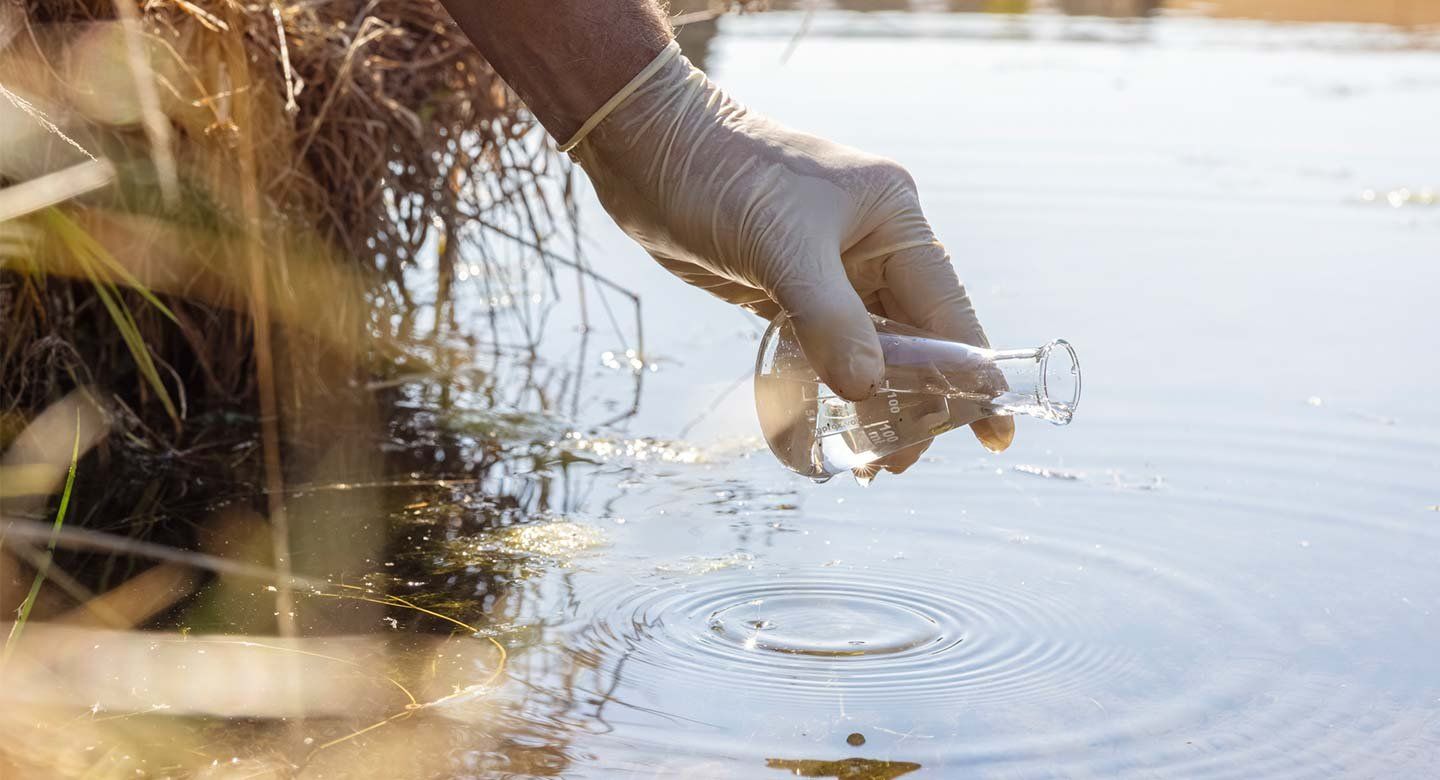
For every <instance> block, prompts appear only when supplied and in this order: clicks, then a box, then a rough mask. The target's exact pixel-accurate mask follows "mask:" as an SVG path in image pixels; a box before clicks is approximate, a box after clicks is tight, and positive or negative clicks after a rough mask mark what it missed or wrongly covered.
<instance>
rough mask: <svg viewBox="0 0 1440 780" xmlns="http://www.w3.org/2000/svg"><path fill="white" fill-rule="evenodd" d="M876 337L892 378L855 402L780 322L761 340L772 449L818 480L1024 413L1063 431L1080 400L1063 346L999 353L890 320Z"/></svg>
mask: <svg viewBox="0 0 1440 780" xmlns="http://www.w3.org/2000/svg"><path fill="white" fill-rule="evenodd" d="M872 319H874V321H875V331H876V333H877V334H878V335H879V337H880V347H881V349H882V350H883V351H884V354H885V378H884V379H883V380H882V381H881V383H880V387H879V389H878V391H877V392H876V393H875V395H873V396H871V397H870V398H868V399H866V400H864V401H861V402H859V403H851V402H849V401H846V400H845V399H843V398H840V397H839V396H837V395H835V393H833V392H831V390H830V388H828V387H826V386H825V385H824V384H823V383H822V382H821V381H820V378H819V376H818V375H817V374H816V373H815V370H814V369H812V368H811V367H810V363H809V362H808V361H806V360H805V355H804V353H803V352H801V351H800V342H799V341H797V340H796V338H795V329H794V327H793V326H792V325H791V324H790V319H789V318H788V317H786V316H785V315H783V314H782V315H780V316H779V317H776V318H775V321H774V322H773V323H771V325H770V328H769V330H767V331H765V337H764V338H763V339H761V341H760V354H759V356H758V357H757V358H756V361H755V408H756V411H758V412H759V415H760V427H761V429H762V430H763V431H764V433H765V440H766V441H767V442H768V443H769V444H770V450H771V451H772V452H774V453H775V457H777V458H779V459H780V462H781V463H784V464H785V465H786V466H787V467H789V468H790V469H791V470H793V471H795V472H796V473H799V474H803V475H805V476H807V477H811V478H813V479H817V480H821V481H823V480H826V479H829V478H830V477H832V476H834V475H836V474H840V473H842V472H845V471H849V470H851V469H859V468H862V467H864V466H866V465H868V464H870V463H873V462H875V461H877V460H879V459H881V458H883V457H885V456H886V455H889V454H891V453H892V452H895V451H897V450H901V449H904V448H906V447H909V446H910V445H912V444H918V443H920V442H923V441H928V440H929V439H932V438H934V437H936V436H939V435H940V434H942V433H944V432H946V431H948V430H951V429H953V428H958V427H960V426H962V425H968V424H970V423H972V422H974V421H976V420H979V419H981V418H982V417H990V416H992V415H1015V414H1023V415H1028V416H1031V417H1039V418H1040V419H1042V420H1048V421H1050V422H1052V423H1055V424H1057V425H1065V424H1066V423H1068V422H1070V418H1071V416H1072V415H1074V413H1075V407H1076V406H1077V405H1078V404H1079V402H1080V364H1079V362H1078V361H1077V360H1076V357H1075V350H1074V349H1073V348H1071V346H1070V345H1069V344H1068V343H1066V342H1064V341H1052V342H1050V343H1049V344H1046V345H1045V346H1043V347H1039V348H1036V349H1010V350H995V349H982V348H980V347H972V346H969V345H968V344H961V343H959V342H955V341H949V340H947V339H943V338H940V337H939V336H935V335H933V334H930V333H926V332H925V331H922V330H920V329H918V328H913V327H910V326H908V325H903V324H901V323H898V322H894V321H892V320H887V319H885V318H884V317H875V316H873V315H872Z"/></svg>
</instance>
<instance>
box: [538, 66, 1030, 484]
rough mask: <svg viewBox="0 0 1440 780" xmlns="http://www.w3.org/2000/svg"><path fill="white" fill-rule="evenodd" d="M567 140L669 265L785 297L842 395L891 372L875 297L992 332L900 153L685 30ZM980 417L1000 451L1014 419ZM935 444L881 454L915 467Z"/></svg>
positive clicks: (916, 313) (707, 279)
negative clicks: (816, 113)
mask: <svg viewBox="0 0 1440 780" xmlns="http://www.w3.org/2000/svg"><path fill="white" fill-rule="evenodd" d="M561 148H562V149H566V150H570V151H571V155H572V157H573V158H574V159H575V161H576V162H578V163H579V164H580V166H581V167H582V168H584V169H585V172H586V173H587V174H589V176H590V179H591V181H593V182H594V185H595V189H596V192H597V193H598V194H599V197H600V202H601V204H603V205H604V207H605V210H606V211H607V212H609V214H610V216H611V217H613V218H614V220H615V222H616V223H617V224H619V225H620V227H621V228H622V229H623V230H624V231H625V232H626V233H627V234H629V235H630V237H631V238H633V239H635V240H636V241H637V242H639V243H640V245H641V246H643V247H645V249H646V250H647V251H648V252H649V253H650V254H651V256H653V257H654V258H655V259H656V260H657V261H659V263H660V264H661V265H662V266H664V267H665V268H666V269H668V270H669V271H670V272H672V273H674V274H675V275H676V276H678V277H680V278H681V279H683V280H685V281H686V282H689V283H690V284H692V285H695V286H697V287H700V288H702V289H704V290H707V291H709V292H711V293H713V294H714V295H717V296H719V297H720V298H723V299H725V300H727V301H729V302H731V303H735V304H739V305H740V306H744V307H745V308H747V309H750V310H751V311H754V312H756V313H758V314H760V315H761V316H763V317H766V318H771V317H773V316H775V314H777V313H778V312H779V311H780V310H782V309H783V310H784V311H785V312H786V313H788V314H789V315H790V316H791V318H792V319H793V320H794V323H795V332H796V336H797V337H798V339H799V341H800V346H801V349H803V350H804V352H805V357H806V359H807V360H809V361H810V363H811V365H812V366H813V367H814V368H815V370H816V372H817V373H818V374H819V375H820V378H821V379H823V380H824V382H825V384H827V385H829V386H830V388H831V389H832V390H834V391H835V392H836V393H838V394H839V395H841V396H843V397H844V398H847V399H849V400H861V399H864V398H866V397H868V396H870V395H871V394H872V393H873V392H874V391H875V388H876V386H877V384H878V383H879V381H880V379H881V377H882V376H883V373H884V361H883V358H882V355H881V351H880V343H879V340H878V339H877V338H876V336H875V329H874V327H873V326H872V325H871V322H870V318H869V317H868V316H867V315H866V310H867V308H868V309H869V310H870V311H874V312H875V313H877V314H882V315H884V316H886V317H889V318H891V319H895V320H898V321H901V322H906V323H909V324H911V325H915V326H917V327H920V328H923V329H925V330H929V331H932V332H934V333H936V334H939V335H941V336H945V337H947V338H952V339H955V340H958V341H962V342H965V343H968V344H974V345H978V346H989V343H988V341H987V340H986V338H985V332H984V331H983V330H982V329H981V327H980V323H979V321H978V320H977V319H976V317H975V310H974V309H973V308H972V307H971V305H970V299H969V297H968V296H967V295H966V293H965V288H964V287H963V286H962V285H961V283H960V281H959V279H958V278H957V277H956V275H955V269H954V267H953V266H952V264H951V262H950V256H949V254H948V253H946V251H945V248H944V247H943V246H941V244H940V243H939V242H938V241H937V240H936V238H935V235H934V233H933V232H932V231H931V229H930V225H929V223H928V222H926V220H925V216H924V214H922V213H921V210H920V201H919V196H918V194H917V192H916V189H915V183H914V180H913V179H912V178H911V177H910V174H909V173H908V172H907V171H906V170H905V169H904V168H903V167H901V166H900V165H899V164H898V163H896V162H893V161H891V160H888V159H885V158H882V157H877V156H874V155H870V154H866V153H864V152H861V151H858V150H855V149H851V148H849V147H845V146H841V145H839V144H835V143H832V142H830V141H827V140H825V139H823V138H817V137H815V136H812V135H807V134H805V133H799V132H796V131H794V130H790V129H789V128H786V127H783V126H781V125H779V124H777V123H775V122H773V121H771V120H769V119H767V118H765V117H764V116H761V115H759V114H757V113H755V112H753V111H750V110H748V109H746V108H745V107H744V106H742V105H740V104H739V103H737V102H735V101H734V100H732V99H730V97H729V96H727V95H726V94H725V93H724V92H722V91H721V90H720V89H719V88H718V87H717V86H715V85H714V84H713V83H711V82H710V80H709V79H707V78H706V77H705V74H704V73H702V72H701V71H700V70H698V69H697V68H695V67H694V66H692V65H691V64H690V62H689V61H688V60H687V59H685V57H684V56H682V55H680V54H679V49H678V47H677V45H676V44H675V43H673V42H672V43H671V44H670V46H669V47H668V48H667V49H666V50H665V51H664V52H663V53H662V54H660V56H659V57H657V58H656V60H655V61H654V62H652V63H651V64H650V65H649V66H648V67H647V68H645V69H644V70H642V71H641V72H640V73H639V74H638V75H637V76H636V77H635V78H634V79H633V80H632V81H631V82H630V83H629V84H628V85H627V86H626V87H625V88H624V89H622V90H621V91H620V92H619V93H617V94H616V95H615V96H614V97H613V98H612V99H611V100H610V101H609V102H608V103H606V104H605V105H604V106H603V107H601V108H600V110H599V111H597V112H596V113H595V115H594V116H592V117H591V118H590V119H589V120H588V121H587V122H586V123H585V124H584V125H583V126H582V127H581V129H580V131H579V132H577V133H576V136H575V137H574V138H572V139H570V141H569V142H567V143H566V144H565V145H564V146H562V147H561ZM971 427H972V428H973V429H974V431H975V434H976V436H977V437H978V438H979V439H980V441H981V443H982V444H984V445H985V446H986V447H987V448H989V449H991V450H995V451H999V450H1003V449H1005V448H1006V447H1007V446H1009V444H1010V441H1011V440H1012V439H1013V438H1014V433H1015V426H1014V423H1013V421H1012V420H1011V419H1010V418H1009V417H991V418H987V419H984V420H980V421H977V422H976V423H974V424H973V425H972V426H971ZM923 449H924V447H923V446H921V447H916V448H911V450H908V451H904V452H902V453H897V454H896V455H893V456H891V457H890V458H889V459H887V460H886V461H885V462H884V463H882V465H885V466H886V467H888V468H889V469H890V470H892V471H897V472H898V471H902V470H904V468H906V467H908V466H909V465H910V464H911V463H913V462H914V461H915V460H916V459H917V458H918V457H919V454H920V452H921V451H923Z"/></svg>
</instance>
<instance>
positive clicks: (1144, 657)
mask: <svg viewBox="0 0 1440 780" xmlns="http://www.w3.org/2000/svg"><path fill="white" fill-rule="evenodd" d="M802 25H808V31H807V32H806V33H805V34H804V35H803V36H801V37H799V38H798V40H797V39H796V37H795V36H796V34H797V31H798V30H799V29H800V28H801V26H802ZM718 32H719V34H718V36H716V37H714V38H713V39H712V40H710V41H708V49H707V63H706V64H707V66H708V67H709V69H710V72H711V74H712V76H713V77H714V78H716V79H717V80H719V81H720V82H721V83H723V84H725V85H726V86H727V87H728V88H729V89H730V90H732V91H733V92H734V93H735V94H737V95H739V96H741V97H742V99H743V100H745V101H747V102H748V103H749V104H750V105H752V106H754V107H755V108H757V109H759V110H762V111H765V112H768V113H770V114H772V115H774V116H776V117H777V118H779V119H780V120H782V121H785V122H787V123H790V124H793V125H796V126H799V127H802V128H805V129H808V130H812V131H814V132H817V133H822V134H825V135H828V136H831V137H834V138H836V139H838V140H841V141H843V142H847V143H851V144H853V145H856V146H860V147H863V148H866V149H869V150H872V151H876V152H879V153H882V154H887V155H890V156H893V157H895V158H896V159H899V160H900V161H902V162H903V163H905V164H906V165H907V166H908V167H910V169H911V170H912V171H913V172H914V173H915V176H916V178H917V179H918V181H919V184H920V188H921V192H922V197H923V200H924V204H925V208H926V210H927V212H928V214H929V216H930V218H931V220H932V222H933V223H934V225H935V227H936V230H937V232H938V233H939V235H940V237H941V239H942V240H944V241H945V242H947V244H948V245H949V246H950V247H951V249H952V251H953V253H954V255H955V257H956V262H957V264H958V265H959V268H960V271H961V275H962V277H963V278H965V279H966V280H967V282H968V284H969V287H970V290H971V294H972V296H973V297H974V298H975V300H976V304H977V306H978V307H979V310H980V312H981V316H982V319H983V321H984V322H985V323H986V325H987V329H988V331H989V333H990V335H991V339H992V341H994V342H995V344H996V345H997V346H1002V347H1003V346H1023V345H1029V344H1037V343H1042V342H1044V341H1045V340H1047V339H1049V338H1051V337H1057V336H1059V337H1064V338H1067V339H1069V340H1070V341H1072V342H1073V343H1075V344H1076V345H1077V346H1078V348H1079V350H1080V352H1081V359H1082V362H1083V364H1084V368H1085V372H1086V373H1085V383H1086V389H1085V393H1086V396H1085V399H1084V402H1083V403H1082V405H1081V409H1080V412H1079V414H1078V415H1077V417H1076V421H1075V422H1074V424H1072V425H1071V426H1069V427H1068V428H1052V427H1051V426H1048V425H1045V424H1043V423H1036V422H1035V421H1029V420H1024V421H1021V425H1020V431H1019V435H1018V436H1017V438H1016V442H1015V444H1014V446H1013V447H1012V448H1011V449H1010V451H1008V452H1006V453H1004V454H1002V455H990V454H987V453H986V452H985V451H984V450H982V449H981V448H980V447H979V446H978V445H977V443H976V442H975V441H974V440H973V438H972V437H970V436H968V434H966V433H964V432H960V433H952V434H949V435H948V436H946V437H943V438H942V439H940V440H938V441H937V443H936V444H935V446H934V447H933V448H932V449H931V450H930V452H929V454H928V455H927V457H926V459H925V460H924V461H922V463H921V464H919V465H918V466H917V467H916V468H914V469H913V470H911V471H910V472H908V473H907V474H905V475H904V476H902V477H891V476H890V475H882V476H881V478H880V479H878V480H877V481H876V482H875V483H874V484H873V485H872V486H870V487H868V488H861V487H859V486H857V485H854V484H850V482H849V481H848V480H840V479H837V480H834V481H832V482H831V483H829V484H825V485H818V486H817V485H812V484H810V483H809V482H807V481H806V480H804V479H801V478H799V477H796V476H794V475H791V474H789V473H787V472H785V471H784V470H783V469H781V468H780V467H779V466H778V465H777V464H776V462H775V461H774V459H773V458H772V457H771V456H770V455H769V454H768V453H767V452H765V451H763V450H762V449H758V448H757V447H756V445H755V444H754V438H753V437H754V436H755V435H756V433H757V431H756V426H755V423H754V414H753V411H752V407H751V395H750V387H749V384H748V382H739V383H738V384H736V380H738V379H740V378H742V377H744V376H746V373H747V371H748V370H749V368H750V367H751V363H752V360H753V350H754V346H755V343H756V342H755V339H756V335H757V332H758V330H759V324H758V323H756V322H753V321H750V320H749V319H748V318H747V317H746V316H742V315H740V314H737V313H736V312H734V311H731V310H730V309H728V308H726V307H725V306H724V305H723V304H721V303H719V302H714V301H710V300H707V299H706V298H705V296H704V295H703V294H701V293H698V292H694V291H691V290H688V289H685V288H683V287H682V286H681V285H679V284H676V283H673V282H672V281H671V280H669V279H667V278H666V277H665V276H664V274H663V272H661V271H659V270H658V269H654V268H652V267H651V265H650V264H649V261H648V259H647V258H646V257H645V256H644V255H643V253H641V252H640V251H639V250H637V249H634V248H633V247H631V246H629V245H628V244H627V243H626V242H625V239H624V238H623V236H620V235H618V233H617V232H616V231H615V229H614V228H613V227H611V226H609V225H607V224H606V223H605V222H604V219H603V214H601V213H600V211H599V209H598V207H597V206H596V205H595V204H587V206H586V207H585V213H586V214H587V215H588V217H589V221H588V222H587V229H586V235H587V237H588V239H589V241H590V242H592V244H591V247H590V254H591V256H592V257H593V258H603V260H599V259H597V260H595V262H596V263H597V264H602V267H603V268H604V269H605V272H606V273H608V274H610V275H611V276H613V277H616V278H621V279H624V280H626V281H627V282H628V283H629V284H631V285H632V286H633V287H635V288H637V289H638V290H639V291H640V292H641V294H642V297H643V300H644V306H645V316H646V325H647V332H646V349H647V353H646V354H647V356H648V357H649V358H651V359H653V360H655V362H656V363H657V366H658V368H659V370H658V371H657V372H655V373H653V374H647V376H646V377H645V387H644V392H643V395H642V400H641V403H640V406H639V413H638V415H636V416H635V417H633V418H631V419H629V420H628V421H627V422H626V423H624V425H625V426H626V427H625V429H626V430H628V431H629V432H630V435H651V436H662V437H675V436H677V435H678V434H679V433H681V432H682V431H684V432H685V433H686V436H685V439H686V441H687V442H688V445H689V446H691V447H694V448H695V451H696V452H697V453H698V458H696V460H697V461H698V462H695V463H684V462H675V461H674V460H671V461H668V462H667V461H665V460H663V459H662V460H661V461H660V462H656V461H655V460H644V461H637V460H634V459H630V460H628V461H624V462H623V463H622V462H619V461H615V462H611V463H610V465H608V466H606V467H604V468H598V469H597V470H596V473H595V474H593V475H590V476H587V477H585V478H584V479H585V482H586V484H587V490H588V491H589V495H588V498H587V499H586V500H584V501H580V502H577V503H576V504H575V505H574V507H573V509H574V512H572V514H571V518H570V519H572V520H575V519H577V518H582V517H583V518H584V519H583V522H585V523H586V524H588V525H592V526H594V527H597V528H599V529H601V530H602V531H603V534H604V540H605V541H604V544H602V545H600V546H597V547H594V548H591V549H589V550H587V551H586V552H584V553H582V554H579V555H578V556H576V557H574V558H572V559H567V562H566V563H565V564H564V567H563V568H560V569H557V570H554V571H551V572H549V573H548V574H545V575H544V576H541V577H539V578H537V579H535V580H533V581H532V582H530V583H528V584H526V585H525V586H524V587H525V588H526V589H527V590H529V591H533V595H532V596H531V597H530V598H528V599H527V601H526V604H525V607H524V608H523V609H521V610H519V611H518V614H517V615H516V616H515V617H513V618H512V619H513V620H515V621H517V622H520V623H528V624H531V625H543V626H544V627H545V628H544V630H545V634H546V637H547V642H546V643H545V644H543V645H541V646H536V647H534V648H533V649H531V650H528V651H526V653H528V658H527V657H524V655H523V654H522V660H520V661H518V662H517V665H516V667H514V668H515V670H516V671H515V672H514V673H515V674H517V675H520V676H522V677H525V685H526V686H532V688H531V690H530V694H529V698H528V699H527V701H529V702H530V703H529V704H526V703H523V702H522V703H520V704H518V705H517V713H518V714H519V716H520V717H522V718H532V719H535V720H537V721H540V722H544V723H547V724H549V725H550V726H551V727H552V729H553V730H552V731H551V734H552V737H553V736H555V735H563V737H561V738H562V740H563V744H564V750H563V752H564V755H565V758H566V769H565V770H564V774H565V775H566V776H572V777H620V776H636V777H654V776H687V777H747V778H749V777H765V776H771V775H773V776H777V777H780V776H784V773H785V772H790V773H792V774H795V775H801V776H809V777H898V776H901V775H907V776H913V777H916V778H920V777H956V776H967V777H970V776H976V777H988V776H995V777H1052V776H1053V777H1083V776H1097V777H1117V776H1147V777H1150V776H1161V777H1258V776H1264V777H1281V776H1284V777H1291V776H1295V777H1316V776H1319V777H1325V776H1340V777H1378V776H1384V777H1402V776H1413V777H1418V776H1426V775H1428V774H1429V773H1430V772H1431V771H1433V769H1434V767H1435V766H1437V765H1440V656H1437V654H1436V652H1435V647H1436V646H1437V643H1440V615H1437V610H1440V506H1437V505H1440V394H1437V392H1436V390H1435V388H1436V387H1437V382H1440V362H1437V361H1436V360H1435V347H1434V345H1433V343H1432V342H1433V340H1434V338H1435V336H1436V334H1440V307H1437V306H1436V305H1435V296H1436V294H1437V292H1440V205H1437V204H1436V202H1435V199H1434V196H1433V194H1432V195H1430V196H1427V197H1422V195H1421V192H1422V188H1424V187H1425V186H1427V185H1428V186H1430V187H1431V188H1432V192H1433V188H1434V187H1436V186H1437V185H1440V145H1437V144H1436V143H1435V140H1434V139H1435V136H1434V129H1435V126H1436V120H1437V119H1440V108H1437V107H1440V51H1437V49H1436V48H1435V45H1434V41H1433V39H1425V38H1423V37H1418V38H1417V37H1416V36H1414V35H1412V34H1410V33H1406V32H1403V31H1397V30H1394V29H1391V28H1382V27H1350V26H1343V25H1322V26H1287V25H1262V24H1256V23H1245V22H1218V21H1209V20H1203V19H1177V18H1159V19H1149V20H1100V19H1073V18H1065V17H1058V16H1032V17H1005V18H994V17H983V16H948V17H947V16H938V15H935V16H931V15H909V16H902V15H889V14H880V15H859V14H846V13H840V12H822V13H820V14H817V15H816V16H815V17H814V18H812V19H810V20H809V21H806V20H805V19H804V18H803V16H801V15H799V14H776V15H773V16H759V17H745V18H730V19H726V20H723V21H722V22H721V23H720V25H719V27H718ZM787 50H789V53H788V58H787ZM1407 188H1408V191H1409V193H1410V194H1409V195H1408V196H1406V195H1403V194H1402V190H1404V189H1407ZM662 358H663V359H662ZM717 399H718V400H717ZM697 419H698V422H697ZM746 437H750V439H749V441H750V444H749V445H748V446H747V445H746V443H745V442H746ZM681 460H685V459H681ZM522 669H523V670H524V671H521V670H522ZM532 670H534V673H533V674H531V671H532ZM538 692H543V693H538ZM522 698H523V697H522ZM536 702H543V704H536ZM857 734H858V735H860V739H856V738H855V737H854V735H857ZM857 743H859V744H857ZM767 766H768V767H769V771H768V772H767V770H766V767H767Z"/></svg>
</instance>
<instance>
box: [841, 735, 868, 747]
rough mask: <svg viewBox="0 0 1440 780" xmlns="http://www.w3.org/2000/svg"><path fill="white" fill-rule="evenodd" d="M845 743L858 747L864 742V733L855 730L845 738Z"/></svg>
mask: <svg viewBox="0 0 1440 780" xmlns="http://www.w3.org/2000/svg"><path fill="white" fill-rule="evenodd" d="M845 744H847V745H849V746H850V747H860V746H861V745H863V744H865V735H864V734H861V733H860V732H858V731H857V732H855V733H854V734H851V735H850V736H848V737H846V738H845Z"/></svg>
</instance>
